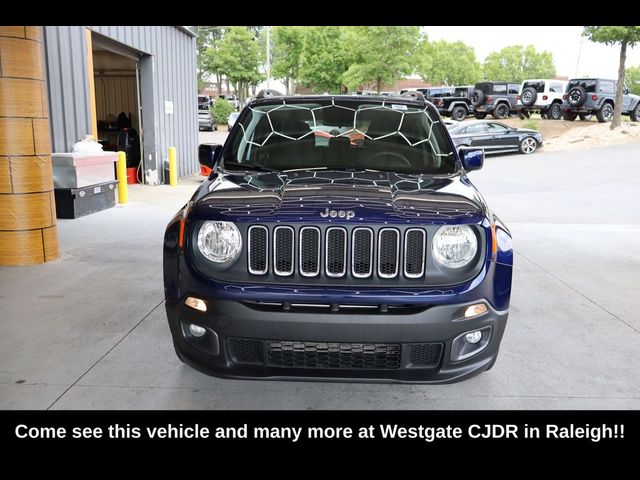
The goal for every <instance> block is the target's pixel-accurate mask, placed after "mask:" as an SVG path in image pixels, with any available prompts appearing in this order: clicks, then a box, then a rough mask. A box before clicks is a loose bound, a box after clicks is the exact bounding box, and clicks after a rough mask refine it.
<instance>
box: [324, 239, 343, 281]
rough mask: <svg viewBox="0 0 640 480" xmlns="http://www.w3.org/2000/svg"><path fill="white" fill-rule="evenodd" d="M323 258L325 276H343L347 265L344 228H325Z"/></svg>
mask: <svg viewBox="0 0 640 480" xmlns="http://www.w3.org/2000/svg"><path fill="white" fill-rule="evenodd" d="M325 258H326V263H325V270H326V273H327V276H329V277H342V276H344V274H345V272H346V265H347V231H346V230H345V229H344V228H340V227H331V228H327V239H326V241H325Z"/></svg>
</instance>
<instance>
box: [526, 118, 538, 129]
mask: <svg viewBox="0 0 640 480" xmlns="http://www.w3.org/2000/svg"><path fill="white" fill-rule="evenodd" d="M522 128H530V129H531V130H538V121H537V120H534V119H533V118H527V119H526V120H525V121H524V122H522Z"/></svg>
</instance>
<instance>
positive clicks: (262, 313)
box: [166, 299, 508, 383]
mask: <svg viewBox="0 0 640 480" xmlns="http://www.w3.org/2000/svg"><path fill="white" fill-rule="evenodd" d="M478 301H482V299H479V300H478ZM478 301H476V302H469V303H464V304H445V305H434V306H428V307H425V308H418V309H416V310H411V311H409V313H400V314H398V313H386V312H383V311H378V310H375V311H367V310H360V311H355V312H354V311H350V310H346V309H344V310H343V309H342V308H338V309H336V310H337V311H324V312H319V311H316V310H313V309H314V308H317V307H294V308H291V307H287V308H281V309H278V308H277V307H275V308H274V307H273V306H270V307H264V306H261V305H259V304H255V303H252V302H243V301H236V300H217V299H208V300H206V303H207V312H206V313H203V312H200V311H197V310H194V309H192V308H190V307H187V306H185V305H184V304H183V303H167V304H166V310H167V316H168V319H169V326H170V328H171V333H172V336H173V341H174V346H175V349H176V352H177V354H178V356H179V357H180V358H181V359H182V360H183V361H185V362H186V363H188V364H190V365H191V366H193V367H194V368H196V369H198V370H201V371H204V372H206V373H209V374H212V375H215V376H220V377H227V378H270V379H278V378H288V379H304V378H310V377H312V378H316V379H318V378H319V379H325V380H360V381H384V382H412V383H448V382H454V381H459V380H462V379H465V378H468V377H471V376H473V375H476V374H478V373H480V372H482V371H484V370H486V369H488V368H490V367H491V366H492V365H493V363H494V362H495V360H496V358H497V355H498V349H499V346H500V341H501V339H502V335H503V332H504V329H505V325H506V321H507V316H508V311H507V310H505V311H497V310H495V309H493V308H492V306H491V305H490V303H489V302H485V304H486V305H487V307H488V311H487V312H486V313H485V314H483V315H480V316H478V317H474V318H471V319H464V318H460V317H461V315H460V311H461V310H464V307H466V306H468V305H470V304H472V303H477V302H478ZM360 312H362V313H360ZM190 323H192V324H195V325H198V326H201V327H204V328H205V329H206V330H207V333H206V334H205V336H204V337H201V338H195V337H193V336H192V335H191V334H190V333H189V328H188V325H189V324H190ZM479 329H481V330H482V331H483V336H484V337H483V338H484V339H486V338H488V341H486V344H484V346H483V347H482V348H481V349H479V351H478V352H477V353H475V354H474V355H472V356H468V357H467V358H464V359H463V360H459V361H452V360H451V355H452V353H451V352H452V349H453V350H456V351H457V347H456V346H459V345H460V342H461V340H460V339H459V340H457V341H456V342H455V345H456V346H454V340H455V339H456V338H458V337H459V336H460V335H461V334H464V333H465V332H468V331H472V330H479ZM238 340H243V341H244V340H246V341H248V342H249V344H251V345H254V346H255V353H254V354H253V356H252V357H251V358H250V359H249V360H248V361H247V359H246V358H244V359H243V358H241V359H240V360H239V359H238V355H237V354H236V353H234V351H233V348H235V347H233V348H232V342H237V341H238ZM278 341H279V342H295V343H296V344H297V345H298V346H299V347H301V348H302V349H304V346H305V342H309V343H308V344H314V345H317V344H320V348H326V347H327V345H326V344H332V345H333V347H336V344H338V343H342V344H351V345H355V347H354V348H356V349H357V348H360V347H361V346H362V345H363V344H366V345H368V346H371V345H372V344H378V345H380V344H385V345H393V348H395V349H397V350H395V351H396V352H397V353H398V355H397V358H396V361H397V363H394V364H393V365H386V366H384V367H379V366H376V367H370V364H366V362H365V364H364V365H363V364H360V365H358V364H357V362H354V363H353V365H348V366H347V367H346V368H345V367H344V364H342V363H341V364H340V365H341V366H339V367H333V366H331V367H328V368H327V367H326V365H325V364H324V363H323V362H322V361H317V360H318V355H317V354H316V353H312V354H311V357H310V358H311V359H312V361H311V362H310V364H312V365H313V366H308V365H305V366H300V365H301V362H302V363H304V361H305V360H304V358H306V357H304V355H305V354H304V353H300V352H298V353H297V354H294V353H291V355H292V356H291V357H290V358H289V360H290V362H288V363H287V362H284V363H285V364H282V363H277V362H276V363H274V362H273V358H272V357H271V355H270V354H269V348H270V344H271V342H275V343H278ZM484 341H485V340H483V341H482V342H484ZM245 344H247V342H245ZM424 344H429V345H432V346H435V345H436V344H439V345H440V346H439V347H438V352H439V353H438V355H437V358H436V357H433V356H432V357H431V358H430V360H429V362H428V363H427V364H425V363H424V362H423V364H420V362H418V364H416V361H415V357H414V355H413V352H414V350H413V348H414V346H416V345H424ZM233 345H237V343H233ZM323 345H324V347H323ZM329 347H331V345H329ZM313 348H315V346H314V347H313ZM364 348H365V349H366V348H368V347H364ZM428 348H431V347H428ZM434 348H435V347H434ZM473 348H475V347H473ZM430 351H431V352H432V353H433V351H432V350H430ZM295 355H298V357H297V360H296V361H293V360H295V358H294V357H295ZM303 357H304V358H303ZM292 359H293V360H292ZM350 361H351V360H347V364H349V362H350ZM354 365H355V366H354ZM367 365H369V366H367Z"/></svg>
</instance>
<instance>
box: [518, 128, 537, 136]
mask: <svg viewBox="0 0 640 480" xmlns="http://www.w3.org/2000/svg"><path fill="white" fill-rule="evenodd" d="M516 131H517V132H518V133H530V134H531V135H536V134H537V135H542V134H541V133H540V132H539V131H538V130H532V129H530V128H516Z"/></svg>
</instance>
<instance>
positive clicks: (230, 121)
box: [227, 112, 240, 131]
mask: <svg viewBox="0 0 640 480" xmlns="http://www.w3.org/2000/svg"><path fill="white" fill-rule="evenodd" d="M239 116H240V112H231V113H230V114H229V118H228V119H227V128H228V130H229V131H231V129H232V128H233V125H234V124H235V123H236V120H237V119H238V117H239Z"/></svg>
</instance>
